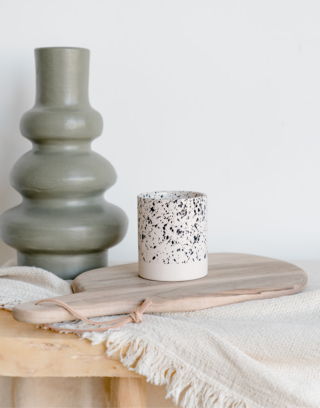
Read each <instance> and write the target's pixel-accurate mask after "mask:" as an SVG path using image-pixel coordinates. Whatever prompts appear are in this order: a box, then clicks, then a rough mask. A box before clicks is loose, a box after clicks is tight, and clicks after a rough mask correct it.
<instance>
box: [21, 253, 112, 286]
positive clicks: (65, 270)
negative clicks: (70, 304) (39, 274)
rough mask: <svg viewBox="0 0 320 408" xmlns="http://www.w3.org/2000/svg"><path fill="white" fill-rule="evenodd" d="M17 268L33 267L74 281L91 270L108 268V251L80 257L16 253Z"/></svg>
mask: <svg viewBox="0 0 320 408" xmlns="http://www.w3.org/2000/svg"><path fill="white" fill-rule="evenodd" d="M17 255H18V265H19V266H35V267H37V268H42V269H45V270H46V271H49V272H52V273H54V274H55V275H57V276H59V278H62V279H74V278H75V277H76V276H78V275H80V274H81V273H83V272H86V271H89V270H91V269H97V268H103V267H105V266H108V251H102V252H95V253H90V254H83V255H82V254H80V255H68V254H66V255H53V254H25V253H23V252H19V251H17Z"/></svg>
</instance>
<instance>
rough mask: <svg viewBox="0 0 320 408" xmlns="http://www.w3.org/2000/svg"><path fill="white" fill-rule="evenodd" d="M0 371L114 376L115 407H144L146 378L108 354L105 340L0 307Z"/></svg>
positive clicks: (112, 398) (8, 373)
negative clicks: (44, 325) (41, 325)
mask: <svg viewBox="0 0 320 408" xmlns="http://www.w3.org/2000/svg"><path fill="white" fill-rule="evenodd" d="M0 375H3V376H10V377H112V379H111V394H110V402H111V406H112V407H114V408H138V407H139V408H144V407H146V406H147V402H146V382H145V378H144V377H142V376H140V375H139V374H136V373H135V372H133V371H129V370H128V369H127V368H125V367H124V366H123V365H122V364H121V362H120V355H119V354H116V353H115V354H113V355H112V357H108V356H107V354H106V346H105V343H101V344H99V345H96V346H92V344H91V342H90V341H89V340H86V339H84V340H81V341H79V337H78V336H77V335H75V334H60V333H55V332H53V331H51V330H41V329H36V326H35V325H30V324H24V323H19V322H17V321H15V320H14V319H13V317H12V314H11V312H8V311H6V310H0Z"/></svg>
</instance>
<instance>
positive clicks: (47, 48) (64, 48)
mask: <svg viewBox="0 0 320 408" xmlns="http://www.w3.org/2000/svg"><path fill="white" fill-rule="evenodd" d="M34 50H35V51H39V50H83V51H89V52H90V50H89V48H83V47H38V48H35V49H34Z"/></svg>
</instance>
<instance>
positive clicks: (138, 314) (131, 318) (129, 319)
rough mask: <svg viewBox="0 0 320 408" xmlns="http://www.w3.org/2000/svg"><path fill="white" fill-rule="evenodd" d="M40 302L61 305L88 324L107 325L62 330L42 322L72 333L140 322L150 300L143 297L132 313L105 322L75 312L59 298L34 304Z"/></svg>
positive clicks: (105, 329) (53, 328) (96, 330)
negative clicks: (94, 327)
mask: <svg viewBox="0 0 320 408" xmlns="http://www.w3.org/2000/svg"><path fill="white" fill-rule="evenodd" d="M40 303H55V304H57V305H59V306H61V307H63V308H64V309H65V310H67V311H68V312H70V313H71V314H73V316H75V317H77V318H78V319H80V320H83V321H84V322H86V323H90V324H96V325H99V326H101V325H102V324H103V325H107V326H104V327H99V328H96V329H84V330H82V329H66V328H63V329H62V330H59V327H55V326H51V325H48V324H43V325H42V327H46V328H47V329H51V330H56V331H63V332H73V333H85V332H101V331H107V330H110V329H118V328H119V327H121V326H124V325H125V324H127V323H141V322H142V315H143V313H144V312H145V311H146V310H147V308H148V307H149V306H150V305H151V303H152V301H151V300H149V299H145V300H144V301H143V303H142V304H141V305H140V306H139V308H138V309H137V310H135V311H134V312H133V313H130V314H129V315H128V316H124V317H120V318H119V319H114V320H109V321H105V322H96V321H93V320H89V319H87V318H86V317H85V316H82V315H81V314H80V313H78V312H76V311H75V310H74V309H73V308H72V307H71V306H69V305H68V304H67V303H65V302H62V301H61V300H56V299H43V300H40V301H39V302H37V303H36V305H39V304H40Z"/></svg>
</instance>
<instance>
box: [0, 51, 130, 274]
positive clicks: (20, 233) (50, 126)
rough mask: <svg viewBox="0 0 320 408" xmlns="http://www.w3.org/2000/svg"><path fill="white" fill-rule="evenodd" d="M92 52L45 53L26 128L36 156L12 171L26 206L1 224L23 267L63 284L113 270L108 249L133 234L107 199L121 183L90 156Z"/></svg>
mask: <svg viewBox="0 0 320 408" xmlns="http://www.w3.org/2000/svg"><path fill="white" fill-rule="evenodd" d="M89 55H90V52H89V50H86V49H82V48H40V49H36V50H35V57H36V71H37V76H36V83H37V90H36V103H35V105H34V107H33V108H32V109H31V110H29V111H28V112H26V113H25V114H24V115H23V117H22V119H21V122H20V130H21V133H22V135H23V136H25V137H26V138H28V139H30V140H31V141H32V143H33V148H32V150H30V151H29V152H27V153H26V154H25V155H24V156H22V157H21V158H20V159H19V160H18V162H17V163H16V164H15V166H14V167H13V169H12V172H11V175H10V181H11V184H12V186H13V187H14V188H15V189H16V190H17V191H18V192H19V193H20V194H21V195H22V197H23V200H22V203H21V204H20V205H18V206H17V207H14V208H12V209H10V210H8V211H7V212H5V213H4V214H3V215H2V216H1V218H0V231H1V237H2V239H3V240H4V241H5V242H6V243H7V244H8V245H10V246H12V247H14V248H16V249H17V252H18V264H19V265H28V266H37V267H40V268H43V269H46V270H49V271H51V272H53V273H55V274H56V275H58V276H60V277H62V278H64V279H73V278H74V277H75V276H77V275H78V274H80V273H82V272H84V271H87V270H89V269H95V268H100V267H103V266H106V265H107V248H110V247H112V246H114V245H116V244H117V243H118V242H120V241H121V239H122V238H123V237H124V235H125V233H126V231H127V224H128V219H127V216H126V215H125V213H124V212H123V211H122V210H121V209H120V208H118V207H116V206H115V205H112V204H110V203H108V202H106V201H105V200H104V197H103V194H104V192H105V191H106V190H107V189H108V188H109V187H111V186H112V185H113V184H114V183H115V181H116V173H115V170H114V169H113V167H112V165H111V164H110V163H109V162H108V161H107V160H106V159H105V158H103V157H102V156H100V155H99V154H97V153H95V152H93V151H92V150H91V147H90V145H91V142H92V140H93V139H95V138H97V137H98V136H100V135H101V132H102V128H103V121H102V117H101V115H100V114H99V113H98V112H97V111H95V110H94V109H93V108H92V107H91V106H90V103H89V98H88V79H89Z"/></svg>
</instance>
